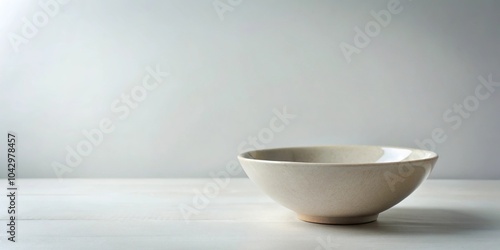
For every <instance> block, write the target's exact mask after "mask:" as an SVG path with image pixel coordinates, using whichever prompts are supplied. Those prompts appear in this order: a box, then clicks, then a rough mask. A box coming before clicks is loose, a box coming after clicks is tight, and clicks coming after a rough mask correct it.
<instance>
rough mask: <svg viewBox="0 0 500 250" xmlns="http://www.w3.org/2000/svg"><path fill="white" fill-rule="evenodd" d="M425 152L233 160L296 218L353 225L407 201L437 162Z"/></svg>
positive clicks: (277, 154) (305, 152) (351, 151)
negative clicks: (292, 212)
mask: <svg viewBox="0 0 500 250" xmlns="http://www.w3.org/2000/svg"><path fill="white" fill-rule="evenodd" d="M437 158H438V156H437V154H436V153H434V152H431V151H426V150H421V149H411V148H399V147H384V146H357V145H351V146H318V147H294V148H276V149H265V150H255V151H250V152H246V153H242V154H240V155H239V156H238V159H239V161H240V163H241V165H242V166H243V169H244V170H245V172H246V174H247V175H248V177H249V178H250V179H251V180H252V181H253V182H255V184H257V186H259V187H260V188H261V189H262V190H263V191H264V192H265V193H266V194H267V195H269V196H270V197H271V198H272V199H274V200H275V201H277V202H278V203H280V204H281V205H283V206H285V207H287V208H289V209H291V210H293V211H295V212H296V213H297V214H298V218H299V219H301V220H304V221H308V222H314V223H323V224H359V223H367V222H372V221H375V220H377V217H378V214H379V213H380V212H383V211H385V210H387V209H389V208H390V207H392V206H394V205H396V204H398V203H399V202H400V201H402V200H403V199H404V198H406V197H407V196H408V195H410V194H411V193H412V192H413V191H414V190H415V189H416V188H417V187H418V186H419V185H420V183H422V182H423V181H424V180H425V179H426V178H427V176H428V175H429V174H430V172H431V170H432V168H433V166H434V164H435V163H436V161H437Z"/></svg>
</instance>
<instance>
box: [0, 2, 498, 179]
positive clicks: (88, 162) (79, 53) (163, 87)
mask: <svg viewBox="0 0 500 250" xmlns="http://www.w3.org/2000/svg"><path fill="white" fill-rule="evenodd" d="M45 2H47V1H45V0H42V1H41V3H45ZM48 2H49V5H47V6H48V7H43V6H42V5H43V4H42V5H40V4H39V2H38V1H2V2H0V37H1V39H0V69H1V71H0V84H1V85H0V119H1V123H0V133H1V136H0V138H1V140H0V141H1V142H2V143H0V149H1V151H5V150H6V149H5V147H6V142H5V141H6V136H7V131H11V130H12V131H15V132H16V133H17V136H18V138H19V141H18V162H19V164H18V174H19V176H20V177H56V176H57V173H59V175H60V177H70V178H71V177H207V176H209V174H210V173H211V172H213V171H221V170H223V169H224V167H225V166H226V165H228V164H229V165H230V164H233V163H232V161H234V159H235V156H236V154H237V153H238V148H239V145H240V144H241V143H242V142H245V141H247V143H248V144H250V141H248V140H249V139H248V138H249V136H250V137H252V136H256V142H257V143H258V144H259V145H262V146H263V147H279V146H295V145H317V144H383V145H398V146H408V147H427V148H431V149H435V150H436V151H437V152H438V153H439V154H440V160H439V162H438V164H437V166H436V168H435V170H434V172H433V174H432V177H433V178H473V179H498V178H500V166H499V165H500V154H499V149H500V147H499V143H498V142H499V140H500V133H499V125H500V118H499V117H500V116H499V115H500V109H499V105H500V87H498V86H488V87H485V85H484V83H481V81H480V80H479V78H480V77H481V76H482V77H483V78H484V79H486V80H488V77H491V79H492V80H493V82H500V71H499V69H500V63H499V58H500V29H499V27H500V14H499V13H500V2H499V1H454V0H453V1H451V0H448V1H424V0H421V1H409V0H401V2H400V4H399V6H398V5H397V4H396V5H391V4H393V3H390V4H389V5H390V7H388V3H389V2H390V1H387V0H383V1H382V0H381V1H229V2H227V1H225V0H221V1H215V5H216V6H218V8H221V9H219V10H224V9H225V10H226V12H224V13H222V14H221V15H219V14H218V12H217V10H216V8H215V7H214V1H211V0H209V1H97V0H91V1H76V0H75V1H69V2H68V3H64V4H63V3H58V2H51V1H48ZM50 3H52V4H50ZM54 3H56V4H54ZM395 6H396V7H397V8H396V9H394V8H395ZM390 10H393V11H394V12H398V13H391V12H389V13H391V20H390V21H388V22H384V21H382V23H383V24H385V27H384V26H383V25H381V24H380V22H379V24H374V23H373V22H375V21H376V19H375V18H374V17H373V15H372V14H371V13H370V12H371V11H375V12H376V13H379V12H380V11H386V12H382V13H387V11H390ZM41 12H43V13H41ZM44 17H45V18H44ZM384 17H385V18H386V17H387V16H384ZM24 18H26V19H24ZM34 18H35V19H36V20H35V21H33V19H34ZM35 22H36V23H35ZM30 23H31V24H30ZM30 25H34V29H33V27H31V29H30ZM366 25H368V26H369V29H371V30H369V31H368V32H371V33H370V34H371V35H372V37H368V38H369V40H370V41H369V42H367V39H366V38H367V37H365V41H363V39H362V37H357V36H363V35H359V34H358V35H357V33H356V31H355V29H356V27H359V28H360V29H361V30H365V28H366ZM377 27H379V28H380V29H379V30H377ZM23 32H24V33H23ZM365 32H366V31H365ZM355 38H358V41H357V42H358V43H357V44H356V43H355ZM342 43H346V44H350V45H351V46H357V45H359V46H357V49H358V50H356V49H355V50H356V52H353V54H351V55H350V62H348V59H347V57H346V56H345V55H344V53H343V52H342V49H341V47H342V46H344V47H345V46H347V45H345V44H344V45H342ZM350 49H351V50H352V49H353V48H352V47H351V48H350ZM157 66H158V67H159V69H160V71H163V72H168V73H169V75H168V76H162V75H160V76H158V75H156V76H157V77H158V79H160V80H162V81H163V82H161V83H159V84H158V85H157V86H156V88H154V86H153V85H147V87H149V88H150V89H151V90H146V92H145V93H146V95H147V96H144V92H141V91H142V90H144V87H140V86H141V84H142V80H143V78H145V77H146V78H148V77H149V74H150V73H148V72H149V71H148V70H147V68H148V67H150V68H152V69H155V68H156V67H157ZM478 77H479V78H478ZM146 80H148V82H147V83H148V84H154V82H155V81H154V78H151V79H146ZM491 84H493V85H494V83H491ZM497 85H499V84H497ZM138 86H139V87H138ZM481 86H482V87H481ZM476 90H477V91H478V92H476ZM495 90H496V91H495ZM131 91H132V92H134V91H135V92H134V93H135V97H136V99H133V100H136V101H135V102H134V101H132V102H133V103H132V104H131V106H134V107H135V104H137V107H135V108H132V107H131V106H126V104H125V103H124V101H123V100H122V99H121V95H122V94H126V95H129V94H130V93H131ZM140 94H143V95H142V96H141V95H140ZM464 102H465V103H464ZM456 104H457V105H458V104H461V105H463V108H462V109H463V111H460V107H458V106H456ZM113 105H114V109H113V108H112V106H113ZM283 109H286V112H288V113H290V116H293V118H290V119H289V121H287V122H288V124H283V121H282V120H280V119H279V117H278V116H277V115H276V114H275V112H276V110H278V111H279V112H283ZM273 110H274V111H273ZM127 112H128V113H127ZM443 115H444V117H443ZM102 119H109V120H107V121H108V122H110V123H112V125H111V126H112V128H113V129H114V130H113V131H112V132H109V130H107V131H108V132H109V133H106V134H103V137H102V138H100V137H99V136H97V135H94V136H95V137H93V138H94V139H93V140H94V141H93V142H94V144H88V142H85V141H86V140H87V141H88V139H87V137H85V135H84V133H83V132H82V131H83V130H86V131H92V129H96V128H99V123H100V121H101V120H102ZM105 122H106V121H105ZM270 122H272V123H273V125H274V126H271V127H270ZM105 125H106V124H105ZM282 125H283V126H282ZM105 127H106V128H107V126H105ZM271 128H274V130H272V129H271ZM433 134H434V139H433V144H435V145H430V144H429V140H430V139H428V138H431V136H432V135H433ZM259 135H260V137H259ZM101 139H102V140H101ZM250 139H251V138H250ZM425 139H427V141H424V142H425V143H427V144H425V143H424V144H422V145H423V146H422V145H419V144H418V141H420V142H422V141H423V140H425ZM254 144H255V143H254ZM89 145H91V147H92V148H90V149H88V148H87V149H85V147H84V146H87V147H88V146H89ZM78 146H80V147H81V148H80V151H81V152H83V153H84V154H88V155H84V156H81V155H80V156H81V159H80V160H79V161H78V159H75V158H71V156H70V161H71V160H73V163H71V162H70V163H69V164H68V162H67V161H66V157H67V156H68V154H70V153H68V152H70V151H71V150H75V152H77V153H78V151H77V150H78ZM433 146H435V147H433ZM68 147H69V148H70V149H68ZM249 148H250V146H248V145H244V147H243V148H242V149H249ZM68 150H69V151H68ZM73 157H74V156H73ZM76 158H78V157H76ZM0 162H2V166H5V154H4V153H1V154H0ZM59 164H60V165H59ZM71 164H72V165H73V166H70V165H71ZM63 166H64V167H63ZM54 169H56V170H57V171H59V172H57V171H55V170H54ZM6 175H7V172H6V171H5V167H2V170H1V171H0V177H5V176H6ZM240 176H244V173H241V174H240Z"/></svg>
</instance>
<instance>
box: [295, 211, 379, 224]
mask: <svg viewBox="0 0 500 250" xmlns="http://www.w3.org/2000/svg"><path fill="white" fill-rule="evenodd" d="M377 217H378V214H375V215H369V216H356V217H323V216H311V215H303V214H298V215H297V218H299V219H300V220H303V221H306V222H312V223H319V224H334V225H353V224H363V223H369V222H374V221H376V220H377Z"/></svg>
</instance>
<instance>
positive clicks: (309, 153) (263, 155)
mask: <svg viewBox="0 0 500 250" xmlns="http://www.w3.org/2000/svg"><path fill="white" fill-rule="evenodd" d="M436 156H437V155H436V153H434V152H431V151H426V150H420V149H410V148H396V147H379V146H321V147H297V148H278V149H266V150H256V151H250V152H247V153H243V154H242V155H241V157H243V158H247V159H254V160H263V161H280V162H300V163H328V164H364V163H366V164H370V163H389V162H405V161H415V160H424V159H429V158H433V157H436Z"/></svg>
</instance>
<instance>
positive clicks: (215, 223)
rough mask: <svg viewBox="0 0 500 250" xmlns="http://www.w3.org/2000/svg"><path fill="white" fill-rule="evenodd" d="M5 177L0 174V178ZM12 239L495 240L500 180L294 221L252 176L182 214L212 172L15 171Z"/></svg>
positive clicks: (418, 244)
mask: <svg viewBox="0 0 500 250" xmlns="http://www.w3.org/2000/svg"><path fill="white" fill-rule="evenodd" d="M3 181H5V180H3ZM17 183H18V186H19V196H18V216H19V220H18V221H17V224H18V229H17V242H16V243H11V242H8V241H7V240H6V239H7V235H6V230H7V229H6V223H7V199H6V195H2V196H1V197H0V203H1V204H0V205H1V206H0V211H1V212H0V214H1V216H0V219H1V222H0V223H1V224H0V249H2V250H3V249H29V250H34V249H50V250H56V249H65V250H76V249H86V250H87V249H444V248H449V249H477V250H479V249H500V181H463V180H427V181H425V182H424V184H422V186H421V187H419V189H418V190H417V191H415V192H414V193H413V194H412V195H410V196H409V197H408V198H407V199H405V200H404V201H403V202H401V203H400V204H398V205H397V206H395V207H393V208H391V209H390V210H388V211H386V212H384V213H382V214H381V215H380V216H379V219H378V221H377V222H374V223H369V224H363V225H356V226H330V225H320V224H312V223H306V222H302V221H299V220H298V219H296V218H295V214H294V213H293V212H292V211H290V210H288V209H286V208H283V207H281V206H280V205H278V204H277V203H275V202H274V201H272V200H271V199H269V198H268V197H267V196H265V195H264V194H263V193H262V192H261V191H260V190H259V189H258V188H257V187H256V186H255V185H254V184H253V183H252V182H251V181H249V180H248V179H243V178H234V179H231V181H230V183H229V185H228V186H227V187H226V188H224V189H221V190H220V193H218V195H217V196H216V197H214V198H210V199H209V200H208V201H209V203H208V206H207V207H206V208H204V209H201V210H199V213H198V214H196V215H194V216H191V217H190V218H189V220H185V219H184V218H183V215H182V214H181V212H180V210H179V205H181V204H186V205H192V202H193V197H195V194H196V193H195V191H194V190H195V189H197V190H202V189H203V188H204V187H205V186H206V185H210V184H208V183H213V181H212V180H211V179H64V180H63V181H58V180H55V179H21V180H18V181H17Z"/></svg>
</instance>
